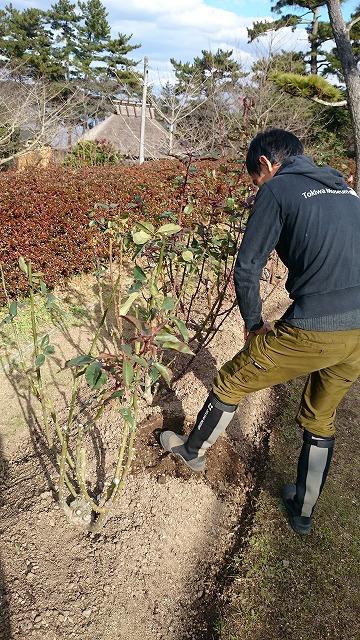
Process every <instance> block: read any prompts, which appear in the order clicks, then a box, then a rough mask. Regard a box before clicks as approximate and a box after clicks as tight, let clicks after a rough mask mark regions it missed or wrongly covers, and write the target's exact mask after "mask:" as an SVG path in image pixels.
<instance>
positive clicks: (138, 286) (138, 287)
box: [128, 282, 142, 293]
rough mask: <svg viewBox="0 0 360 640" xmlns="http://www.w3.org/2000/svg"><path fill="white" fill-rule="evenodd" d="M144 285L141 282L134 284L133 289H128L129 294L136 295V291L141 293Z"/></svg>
mask: <svg viewBox="0 0 360 640" xmlns="http://www.w3.org/2000/svg"><path fill="white" fill-rule="evenodd" d="M141 289H142V283H141V282H133V284H132V285H131V287H129V289H128V293H135V291H141Z"/></svg>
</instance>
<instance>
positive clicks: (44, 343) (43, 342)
mask: <svg viewBox="0 0 360 640" xmlns="http://www.w3.org/2000/svg"><path fill="white" fill-rule="evenodd" d="M49 342H50V338H49V334H48V333H47V334H46V335H45V336H44V337H43V339H42V340H41V342H40V348H41V349H44V348H45V347H47V346H48V345H49Z"/></svg>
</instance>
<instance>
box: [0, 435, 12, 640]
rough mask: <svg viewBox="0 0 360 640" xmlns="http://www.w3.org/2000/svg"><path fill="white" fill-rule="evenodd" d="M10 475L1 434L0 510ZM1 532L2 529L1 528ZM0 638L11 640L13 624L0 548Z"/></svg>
mask: <svg viewBox="0 0 360 640" xmlns="http://www.w3.org/2000/svg"><path fill="white" fill-rule="evenodd" d="M7 476H8V470H7V462H6V460H5V458H4V456H3V448H2V438H1V435H0V510H1V507H2V506H3V495H2V494H3V491H2V489H3V487H4V486H5V484H6V480H7ZM0 534H1V530H0ZM0 639H1V640H11V624H10V615H9V607H8V593H7V589H6V576H5V573H4V570H3V567H2V558H1V549H0Z"/></svg>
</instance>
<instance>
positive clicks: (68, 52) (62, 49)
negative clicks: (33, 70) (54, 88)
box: [47, 0, 81, 81]
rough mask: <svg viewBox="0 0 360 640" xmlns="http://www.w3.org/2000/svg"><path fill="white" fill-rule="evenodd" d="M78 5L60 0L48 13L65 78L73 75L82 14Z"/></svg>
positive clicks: (67, 0) (56, 50)
mask: <svg viewBox="0 0 360 640" xmlns="http://www.w3.org/2000/svg"><path fill="white" fill-rule="evenodd" d="M75 9H76V5H75V4H72V3H71V2H70V0H58V2H56V3H55V4H53V5H52V6H51V9H50V10H49V11H48V13H47V17H48V20H49V23H50V27H51V29H52V31H53V34H54V43H55V46H54V47H53V55H54V57H55V59H57V60H58V61H59V64H60V65H61V66H62V68H63V73H64V78H65V80H66V81H69V80H70V79H71V77H72V60H73V57H74V53H75V47H76V35H77V34H76V26H77V25H78V23H79V22H80V20H81V16H80V15H79V14H78V13H76V11H75Z"/></svg>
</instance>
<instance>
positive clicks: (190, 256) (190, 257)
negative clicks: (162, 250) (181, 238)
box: [181, 249, 194, 262]
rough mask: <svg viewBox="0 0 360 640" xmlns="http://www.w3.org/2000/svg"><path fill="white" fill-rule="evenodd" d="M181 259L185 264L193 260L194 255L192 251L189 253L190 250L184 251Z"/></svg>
mask: <svg viewBox="0 0 360 640" xmlns="http://www.w3.org/2000/svg"><path fill="white" fill-rule="evenodd" d="M181 257H182V259H183V260H185V262H192V261H193V259H194V254H193V252H192V251H190V249H185V251H183V252H182V254H181Z"/></svg>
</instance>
